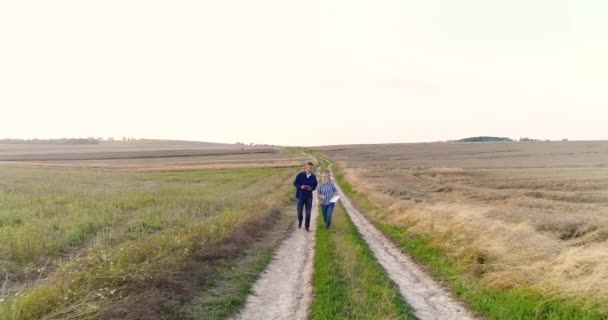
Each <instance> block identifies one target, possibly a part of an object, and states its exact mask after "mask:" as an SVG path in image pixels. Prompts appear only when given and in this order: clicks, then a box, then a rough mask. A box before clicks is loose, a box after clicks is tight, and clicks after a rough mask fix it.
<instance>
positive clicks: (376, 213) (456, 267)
mask: <svg viewBox="0 0 608 320" xmlns="http://www.w3.org/2000/svg"><path fill="white" fill-rule="evenodd" d="M334 170H335V171H337V181H338V183H339V184H340V186H341V187H342V190H343V192H344V193H345V194H346V195H347V196H349V197H350V198H351V199H352V200H354V202H355V203H356V204H357V205H358V206H359V207H360V208H361V209H362V211H363V212H364V213H365V214H366V215H367V217H368V218H369V219H370V221H372V223H374V225H375V226H376V227H378V228H379V229H380V230H381V231H382V232H383V233H384V234H386V235H387V236H388V237H389V238H390V239H391V240H392V241H393V242H394V243H396V244H398V245H399V246H401V247H403V248H405V249H406V251H407V252H408V253H409V254H411V255H412V256H413V257H414V258H415V259H416V260H417V261H419V262H421V263H422V264H423V265H424V266H425V267H426V268H427V269H428V270H429V271H430V272H431V273H432V275H433V276H435V277H436V278H437V279H440V280H442V281H444V282H445V283H447V284H448V285H449V286H450V287H451V288H452V290H453V292H454V293H455V294H456V296H457V297H459V298H460V299H462V300H463V301H465V302H466V303H467V304H468V306H469V307H470V308H471V309H472V310H474V311H476V312H477V313H479V314H481V315H483V316H484V317H486V318H487V319H550V320H558V319H559V320H562V319H580V320H597V319H603V320H605V319H608V315H607V314H606V313H603V312H601V311H599V310H600V309H599V308H600V305H599V304H598V303H593V302H591V303H589V302H586V303H585V302H581V301H576V300H566V299H559V298H553V297H550V296H547V295H546V294H543V293H542V292H538V291H535V290H533V289H530V288H526V287H519V288H514V289H510V290H498V289H494V288H488V287H484V286H483V285H482V284H481V283H479V281H477V279H476V278H475V276H474V274H473V273H472V272H471V271H470V269H469V268H468V264H467V262H463V261H455V260H453V259H450V258H449V255H447V253H446V252H444V251H443V250H442V249H441V248H439V247H438V246H436V245H435V244H434V242H433V238H432V237H430V236H424V235H418V234H414V233H411V232H408V230H406V229H403V228H400V227H396V226H393V225H390V224H388V223H385V222H383V221H381V220H380V219H379V218H378V217H381V216H383V213H384V212H383V210H385V209H384V208H380V207H378V206H377V205H375V203H374V202H373V201H371V200H370V199H369V198H368V196H367V195H365V194H363V193H361V192H358V191H357V190H356V188H355V187H353V186H352V185H350V184H349V183H348V181H346V179H345V177H344V175H343V174H342V173H341V172H340V171H339V170H336V169H335V167H334Z"/></svg>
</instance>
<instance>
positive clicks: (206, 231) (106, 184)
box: [0, 142, 302, 319]
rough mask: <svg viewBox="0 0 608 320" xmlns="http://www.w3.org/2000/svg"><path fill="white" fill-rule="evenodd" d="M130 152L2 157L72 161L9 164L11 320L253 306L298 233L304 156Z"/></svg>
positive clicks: (0, 295)
mask: <svg viewBox="0 0 608 320" xmlns="http://www.w3.org/2000/svg"><path fill="white" fill-rule="evenodd" d="M125 143H128V142H125ZM186 144H187V145H189V146H190V147H192V145H193V144H191V143H186ZM121 145H122V142H120V143H118V147H115V148H113V149H111V150H112V151H111V152H117V153H121V157H122V158H121V159H101V158H102V157H100V156H99V154H100V153H104V152H109V151H108V150H110V149H108V147H107V146H106V147H104V146H101V148H100V146H61V145H59V146H57V145H56V146H47V145H42V146H38V145H34V146H31V145H30V146H14V145H13V146H11V147H10V148H9V147H7V148H6V149H0V150H2V151H1V152H0V154H5V155H9V154H10V155H11V156H15V155H19V154H21V155H24V154H30V155H36V156H37V157H39V158H38V160H40V159H44V158H46V157H47V155H49V154H55V155H57V154H61V155H67V156H65V157H64V158H65V159H67V160H53V161H48V160H45V161H37V160H36V161H31V160H28V161H17V160H15V161H7V162H5V163H3V164H0V319H89V318H91V319H160V318H163V319H196V318H201V317H202V316H204V317H206V318H209V319H216V318H225V317H226V316H228V315H230V314H232V313H233V312H235V310H237V309H238V307H239V306H240V305H241V304H242V303H243V302H244V299H245V297H246V296H247V294H248V292H249V291H248V290H249V288H250V286H251V284H252V283H253V281H254V280H255V279H256V277H257V275H258V274H259V272H260V271H261V270H263V268H264V267H265V265H266V264H267V263H268V262H269V261H270V258H271V256H272V252H273V249H274V248H275V247H276V246H277V245H278V243H279V241H280V240H281V239H282V237H284V236H285V232H286V231H287V230H288V229H289V228H288V226H292V224H291V223H290V222H292V220H291V219H287V217H292V215H287V214H285V212H287V211H286V210H285V205H287V204H289V201H290V198H291V197H292V194H293V193H292V188H293V187H292V186H291V179H292V177H293V174H294V173H295V172H296V171H297V169H296V168H295V167H293V165H294V161H298V159H302V158H301V157H302V156H301V155H299V154H297V153H295V154H288V153H285V152H278V151H277V150H272V151H271V152H258V151H259V150H255V149H252V150H245V151H244V152H243V150H241V149H240V147H239V148H238V149H235V150H236V152H238V154H235V153H234V151H235V150H233V149H230V148H228V147H225V148H224V150H220V149H209V146H208V145H206V144H201V145H199V146H198V149H196V151H197V152H199V153H203V154H204V152H208V151H209V150H220V151H226V152H223V153H221V152H220V154H218V153H217V152H215V151H214V152H208V153H209V154H210V155H209V156H201V155H196V156H195V155H187V156H182V157H175V156H172V157H166V156H165V154H164V153H163V152H164V151H167V150H169V151H171V150H178V149H181V148H184V147H187V146H186V145H182V144H180V143H176V146H177V147H175V146H171V145H169V143H164V142H163V143H151V145H153V146H152V147H150V145H147V146H142V145H141V144H135V145H132V147H133V148H128V147H124V146H121ZM211 146H212V147H213V148H216V147H217V146H216V145H211ZM0 147H4V146H0ZM26 147H27V148H26ZM11 148H12V149H11ZM8 149H10V150H8ZM68 149H69V150H68ZM117 149H119V150H117ZM144 149H145V151H146V152H149V153H150V154H155V155H158V156H159V157H156V158H145V159H141V158H139V157H138V156H137V155H138V154H137V152H139V151H141V150H144ZM83 150H84V151H83ZM192 150H195V149H192ZM74 154H78V155H79V156H83V157H89V158H90V159H88V160H87V159H82V160H75V159H76V157H74V156H73V155H74ZM133 154H135V155H136V156H135V157H134V158H129V157H130V156H132V155H133ZM211 154H213V155H211ZM201 163H203V164H212V165H209V166H204V165H201ZM301 163H302V162H301V160H300V161H298V162H297V165H298V167H299V166H300V165H301ZM199 169H205V170H199ZM218 169H221V170H218ZM290 213H291V212H290Z"/></svg>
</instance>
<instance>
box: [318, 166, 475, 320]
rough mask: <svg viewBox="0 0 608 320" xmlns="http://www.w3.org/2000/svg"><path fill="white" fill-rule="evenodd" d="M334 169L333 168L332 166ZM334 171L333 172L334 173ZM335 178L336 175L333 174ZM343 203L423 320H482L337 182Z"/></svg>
mask: <svg viewBox="0 0 608 320" xmlns="http://www.w3.org/2000/svg"><path fill="white" fill-rule="evenodd" d="M330 166H331V165H330ZM330 172H331V170H330ZM332 175H333V173H332ZM336 187H337V188H338V190H339V192H340V195H341V198H340V201H341V202H342V205H343V206H344V209H345V210H346V213H347V214H348V215H349V216H350V218H351V220H352V221H353V223H354V224H355V226H356V227H357V229H358V230H359V232H360V233H361V235H362V236H363V238H364V239H365V241H366V242H367V244H368V245H369V247H370V249H371V250H372V252H373V253H374V256H375V258H376V260H377V261H378V262H379V263H380V264H381V265H382V267H383V268H384V269H385V270H386V272H387V274H388V275H389V277H390V278H391V280H393V281H394V282H395V283H396V284H397V286H398V287H399V292H400V293H401V295H402V296H403V297H404V298H405V300H406V301H407V303H408V304H409V305H410V306H411V307H412V308H413V309H414V313H415V315H416V317H417V318H418V319H420V320H435V319H437V320H439V319H441V320H472V319H478V318H477V317H476V316H474V315H473V314H472V313H471V312H470V311H468V310H467V309H466V308H465V307H464V305H463V304H462V303H460V302H459V301H457V300H455V299H454V298H453V297H452V295H451V293H450V292H449V291H448V290H447V289H446V288H444V287H442V286H441V285H440V284H438V283H437V282H435V281H434V280H433V279H432V278H431V277H430V276H429V275H427V274H426V273H425V272H424V271H423V270H422V269H421V268H420V267H419V266H418V265H417V264H416V263H415V262H414V261H413V260H412V259H411V258H410V257H409V256H407V255H405V254H403V253H402V252H401V250H400V249H399V248H397V247H396V246H395V245H394V244H393V243H392V242H391V241H390V240H389V239H388V238H387V237H386V236H384V235H383V234H382V233H381V232H380V231H378V229H376V227H374V226H373V225H372V224H371V223H370V222H369V221H368V220H367V219H366V218H365V217H364V216H363V215H362V214H361V212H359V210H357V209H356V208H355V207H354V206H353V204H352V203H351V201H350V200H349V199H348V197H347V196H346V195H345V194H344V192H342V189H341V187H340V186H339V185H338V184H337V183H336Z"/></svg>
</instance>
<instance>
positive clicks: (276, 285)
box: [235, 195, 318, 320]
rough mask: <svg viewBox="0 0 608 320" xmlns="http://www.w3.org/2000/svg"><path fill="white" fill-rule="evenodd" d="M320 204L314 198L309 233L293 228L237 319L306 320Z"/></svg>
mask: <svg viewBox="0 0 608 320" xmlns="http://www.w3.org/2000/svg"><path fill="white" fill-rule="evenodd" d="M317 216H318V202H317V197H316V195H315V197H314V201H313V205H312V213H311V218H310V232H306V230H305V229H304V227H303V226H302V229H297V228H294V231H293V233H292V234H291V235H290V236H289V237H288V238H287V239H285V240H284V241H283V243H282V244H281V245H280V247H279V249H278V250H277V252H276V254H275V256H274V257H273V260H272V262H271V263H270V264H269V265H268V267H267V268H266V270H265V271H264V272H263V273H262V275H261V276H260V279H258V280H257V281H256V283H255V284H254V286H253V293H252V294H251V295H249V297H248V298H247V302H246V303H245V307H244V308H243V310H242V311H241V313H240V314H239V315H238V316H236V317H235V319H242V320H258V319H259V320H271V319H273V320H275V319H276V320H279V319H286V320H287V319H289V320H305V319H308V314H309V310H310V304H311V302H312V273H313V261H314V254H315V234H316V228H317V222H316V221H317Z"/></svg>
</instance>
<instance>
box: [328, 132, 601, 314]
mask: <svg viewBox="0 0 608 320" xmlns="http://www.w3.org/2000/svg"><path fill="white" fill-rule="evenodd" d="M318 149H319V150H321V152H322V153H323V154H324V155H326V156H327V157H329V158H331V159H332V160H334V161H336V163H337V164H338V165H339V167H340V168H341V170H342V171H343V172H344V174H345V177H346V179H347V180H348V181H349V182H350V183H351V184H352V185H354V186H356V189H357V190H358V191H361V192H363V193H366V194H368V195H369V196H370V198H371V199H372V200H373V201H374V202H376V203H377V204H379V205H380V206H382V207H385V208H387V210H386V211H385V212H384V214H383V216H381V217H379V218H380V219H381V220H382V221H384V222H386V223H388V224H390V225H394V226H397V227H399V228H404V229H407V230H408V231H410V232H413V233H415V234H421V235H429V236H431V237H432V238H433V242H434V243H435V244H436V245H437V246H439V247H441V248H443V249H445V252H448V253H449V255H450V256H451V258H452V259H453V260H455V261H460V264H461V266H462V267H463V268H466V269H468V271H470V273H471V274H473V275H474V276H475V277H477V278H478V279H480V281H481V282H482V283H483V284H484V285H485V286H488V287H492V288H497V289H510V288H517V287H523V286H526V287H532V288H535V289H538V290H541V291H542V292H545V293H547V294H549V295H550V296H556V297H563V298H576V299H577V300H578V299H580V300H581V301H583V302H584V301H595V302H597V301H608V168H607V167H606V164H608V142H525V143H516V142H509V143H426V144H395V145H358V146H334V147H321V148H318Z"/></svg>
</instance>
